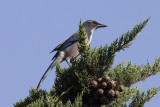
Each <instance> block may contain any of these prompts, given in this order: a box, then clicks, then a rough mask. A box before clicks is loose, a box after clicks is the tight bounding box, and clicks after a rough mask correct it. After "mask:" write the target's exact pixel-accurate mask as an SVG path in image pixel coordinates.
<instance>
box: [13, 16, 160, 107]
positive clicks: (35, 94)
mask: <svg viewBox="0 0 160 107" xmlns="http://www.w3.org/2000/svg"><path fill="white" fill-rule="evenodd" d="M149 19H150V18H148V19H147V20H145V21H144V22H142V23H139V24H137V25H136V26H135V27H134V28H133V29H132V30H131V31H128V32H127V33H125V34H122V35H121V36H120V37H119V38H117V39H115V40H114V41H113V42H112V43H111V45H110V46H108V45H107V44H106V45H105V46H101V47H99V48H94V49H92V50H91V49H90V46H89V45H87V43H86V36H85V34H86V32H85V30H84V28H83V26H82V24H81V21H80V24H79V36H80V38H79V40H78V41H79V46H78V49H79V52H80V55H81V58H76V59H72V61H71V63H72V66H71V67H69V68H66V67H65V68H62V67H61V66H60V64H59V63H57V67H56V80H55V84H54V85H53V88H52V89H51V91H50V92H46V91H44V90H38V91H37V90H35V89H31V90H30V93H29V96H28V97H27V98H25V99H24V100H20V101H19V102H17V103H16V104H14V106H15V107H81V106H82V103H83V102H82V98H83V97H82V96H83V93H88V94H89V93H90V87H91V83H90V82H91V80H93V79H94V78H98V77H102V76H104V75H109V76H110V77H111V79H113V80H115V81H117V83H118V84H120V85H121V84H123V85H125V87H127V89H126V90H125V91H123V92H122V93H121V94H120V97H118V98H116V99H115V100H113V101H111V102H110V103H109V105H107V106H109V107H119V106H121V107H127V105H126V104H125V102H127V101H128V100H130V99H131V101H132V102H131V103H130V105H129V106H130V107H132V106H135V105H136V106H137V107H139V106H143V105H144V103H145V102H147V101H149V100H150V98H152V97H153V96H154V95H155V94H156V93H157V92H158V91H159V90H160V88H153V89H150V90H148V91H147V94H145V92H142V93H139V91H138V90H139V86H138V87H136V88H134V87H133V88H131V87H130V86H131V85H132V84H134V83H136V82H138V81H141V80H145V79H146V78H147V77H149V76H152V75H155V74H157V72H159V71H160V70H159V69H160V59H158V58H157V59H156V60H155V63H154V65H153V66H152V67H151V65H150V64H149V62H147V64H146V65H136V64H135V65H133V64H132V63H131V62H129V63H128V64H127V65H126V62H122V63H120V64H118V65H117V66H116V67H115V68H111V67H112V65H113V62H114V58H115V53H116V52H119V51H120V50H124V49H125V48H128V47H129V46H130V45H131V41H133V40H134V39H135V38H136V36H137V34H138V33H139V32H140V31H141V30H142V29H143V28H144V27H145V25H146V24H147V22H148V21H149Z"/></svg>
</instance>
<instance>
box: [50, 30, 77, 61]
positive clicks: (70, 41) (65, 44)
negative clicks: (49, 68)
mask: <svg viewBox="0 0 160 107" xmlns="http://www.w3.org/2000/svg"><path fill="white" fill-rule="evenodd" d="M78 38H79V35H78V32H76V33H74V34H73V35H72V36H71V37H69V38H68V39H67V40H66V41H64V42H62V43H61V44H59V45H58V46H57V47H56V48H55V49H53V51H51V52H54V51H61V50H63V49H65V48H67V47H68V46H70V45H72V44H74V43H75V42H77V41H78ZM58 53H59V52H57V53H56V54H55V55H54V57H53V58H52V60H53V59H54V58H55V57H56V56H57V55H58Z"/></svg>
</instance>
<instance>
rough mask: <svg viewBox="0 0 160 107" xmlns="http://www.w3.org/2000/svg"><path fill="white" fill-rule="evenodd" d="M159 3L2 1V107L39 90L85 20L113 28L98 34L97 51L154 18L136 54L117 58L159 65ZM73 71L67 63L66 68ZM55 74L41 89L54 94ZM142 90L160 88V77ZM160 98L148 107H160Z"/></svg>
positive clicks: (131, 50)
mask: <svg viewBox="0 0 160 107" xmlns="http://www.w3.org/2000/svg"><path fill="white" fill-rule="evenodd" d="M159 4H160V1H159V0H152V1H151V0H132V1H131V0H112V1H109V0H100V1H98V0H79V1H77V0H68V1H64V0H63V1H62V0H57V1H53V0H1V1H0V38H1V39H0V65H1V67H0V72H1V77H0V84H1V88H0V105H1V106H2V107H11V106H13V103H15V102H17V101H19V100H20V99H24V98H25V97H26V96H27V95H28V94H29V92H28V90H29V89H30V88H35V87H36V86H37V84H38V82H39V80H40V78H41V76H42V75H43V73H44V72H45V70H46V69H47V67H48V66H49V64H50V63H51V61H50V60H51V58H52V56H53V55H54V54H49V52H50V51H51V50H52V49H53V48H55V47H56V46H57V45H58V44H59V43H61V42H62V41H64V40H65V39H67V38H68V37H69V36H70V35H71V34H73V33H74V32H76V31H77V30H78V24H79V21H80V19H81V20H82V21H83V22H84V21H86V20H89V19H93V20H97V21H98V22H100V23H103V24H106V25H108V27H107V28H103V29H98V30H97V31H95V32H94V35H93V39H92V43H91V47H92V48H94V47H96V46H97V47H99V46H100V45H105V44H106V43H108V44H109V43H111V42H112V41H113V40H114V39H116V38H117V37H119V36H120V35H121V34H123V33H125V32H127V31H128V30H131V29H132V28H133V27H134V25H135V24H137V23H139V22H142V21H144V20H145V19H147V18H148V17H150V16H151V19H150V21H149V22H148V24H147V26H146V27H145V28H144V29H143V31H142V32H140V33H139V35H138V37H137V38H136V40H135V41H133V42H132V43H133V44H132V45H131V46H130V48H128V49H126V50H125V51H121V52H118V53H117V54H116V58H115V62H114V66H116V65H117V64H119V63H120V62H122V61H127V62H129V61H132V62H133V64H135V63H136V64H146V63H147V60H149V62H150V63H151V64H152V65H153V62H154V60H155V58H156V57H160V47H159V46H160V42H159V41H160V36H159V31H160V30H159V28H160V27H159V25H160V11H159V10H160V6H159ZM61 65H62V66H67V63H66V62H63V63H62V64H61ZM54 71H55V68H54V69H53V70H52V72H51V73H50V74H49V76H48V77H47V78H46V79H45V81H44V82H43V84H42V86H41V87H40V88H42V89H46V90H47V91H49V90H50V88H51V87H52V85H53V83H54V78H55V73H54ZM139 84H142V86H141V89H140V90H141V91H146V90H147V89H149V88H152V87H154V86H157V87H158V86H160V73H159V74H157V75H156V76H152V77H150V78H148V79H147V80H145V81H144V82H139ZM159 99H160V93H158V94H157V95H155V97H154V98H152V99H151V100H150V102H148V103H146V104H145V107H151V106H154V107H159Z"/></svg>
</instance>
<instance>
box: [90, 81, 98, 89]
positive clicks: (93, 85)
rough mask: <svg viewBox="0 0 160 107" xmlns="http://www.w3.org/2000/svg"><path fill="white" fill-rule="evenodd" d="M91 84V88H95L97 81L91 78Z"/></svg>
mask: <svg viewBox="0 0 160 107" xmlns="http://www.w3.org/2000/svg"><path fill="white" fill-rule="evenodd" d="M91 85H92V87H93V88H96V87H97V86H98V83H97V81H95V80H93V81H92V82H91Z"/></svg>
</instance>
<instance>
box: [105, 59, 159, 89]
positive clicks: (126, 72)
mask: <svg viewBox="0 0 160 107" xmlns="http://www.w3.org/2000/svg"><path fill="white" fill-rule="evenodd" d="M159 68H160V59H158V58H156V60H155V63H154V65H153V67H151V65H150V64H149V62H147V64H146V65H136V64H135V65H132V63H131V62H129V63H128V64H127V66H126V63H125V62H122V63H120V64H118V65H117V66H116V67H115V68H113V69H111V70H110V71H109V72H108V73H107V74H108V75H109V76H110V77H112V78H113V79H114V80H115V81H117V83H118V84H124V85H125V86H127V87H128V86H130V85H132V84H134V83H136V82H138V81H141V80H145V79H146V78H147V77H149V76H151V75H155V74H156V73H157V72H159V71H158V69H159Z"/></svg>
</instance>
